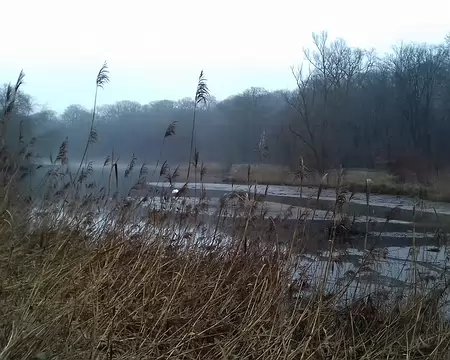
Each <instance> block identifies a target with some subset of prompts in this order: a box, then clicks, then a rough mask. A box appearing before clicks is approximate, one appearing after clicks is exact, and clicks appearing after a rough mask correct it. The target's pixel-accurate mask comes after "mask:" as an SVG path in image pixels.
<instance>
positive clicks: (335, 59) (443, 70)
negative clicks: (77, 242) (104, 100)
mask: <svg viewBox="0 0 450 360" xmlns="http://www.w3.org/2000/svg"><path fill="white" fill-rule="evenodd" d="M313 39H314V46H313V47H311V48H309V49H305V50H304V61H303V63H302V65H299V66H295V67H293V68H292V76H293V78H295V80H296V83H297V87H296V88H295V89H292V90H280V91H275V92H270V91H266V90H265V89H262V88H250V89H248V90H246V91H244V92H242V93H240V94H237V95H234V96H231V97H229V98H227V99H225V100H223V101H216V100H215V99H214V97H213V96H211V97H210V99H209V101H208V102H207V104H206V105H201V107H200V108H199V109H198V113H197V123H196V129H195V147H196V148H197V149H198V151H199V155H200V159H201V160H202V161H204V162H220V163H223V164H227V165H231V164H236V163H239V164H242V163H245V164H254V163H270V164H282V165H287V166H290V167H292V168H294V167H295V166H296V165H297V164H298V162H299V159H300V157H302V158H303V159H304V161H305V163H306V164H308V166H309V167H310V168H314V169H316V170H318V171H325V170H326V169H329V168H332V167H333V168H335V167H338V166H341V165H342V166H344V167H346V168H356V167H358V168H376V167H389V166H404V167H409V168H411V169H412V170H414V171H417V172H423V173H426V172H439V171H442V170H444V169H446V168H448V167H449V165H450V157H449V155H450V38H446V39H445V40H443V41H442V43H440V44H416V43H408V44H398V45H396V46H394V47H393V48H392V51H391V52H389V53H388V54H385V55H380V54H377V53H376V51H375V50H368V49H360V48H352V47H349V46H348V45H347V44H346V42H345V41H344V40H342V39H337V40H333V41H331V40H330V39H329V38H328V36H327V34H326V33H324V32H323V33H319V34H314V35H313ZM300 60H301V59H300ZM25 70H26V69H25ZM287 71H289V69H287ZM205 75H206V78H207V77H208V74H207V72H206V74H205ZM4 80H11V82H12V81H14V79H4ZM29 81H32V80H29ZM111 81H114V74H111ZM194 85H195V84H193V86H194ZM4 89H6V86H5V88H4ZM210 92H211V94H212V95H214V89H210ZM69 93H70V91H69ZM19 95H20V96H19V98H18V106H17V109H16V113H15V116H14V121H13V125H12V127H13V128H14V129H15V131H11V132H10V133H9V134H11V135H9V136H10V141H11V144H12V145H14V144H15V143H16V142H17V138H18V133H19V128H20V129H22V131H24V129H25V130H26V132H27V136H36V138H37V141H36V151H37V152H38V153H39V154H40V155H41V156H42V157H43V158H44V159H50V158H52V159H53V160H54V159H55V157H56V154H57V153H58V149H59V146H60V144H61V143H62V142H63V141H64V140H65V139H66V137H67V138H68V144H69V157H70V158H71V159H73V160H78V159H80V158H81V156H82V153H83V151H84V147H85V144H86V140H87V137H88V132H89V126H90V122H91V119H92V111H91V110H89V109H87V108H84V107H82V106H80V105H70V106H69V107H68V108H67V109H65V111H64V112H63V113H62V114H56V113H55V112H54V111H52V110H48V109H45V110H42V109H36V108H34V107H33V105H32V100H31V97H30V96H29V95H27V94H25V93H20V94H19ZM192 95H193V96H194V95H195V94H192ZM5 96H6V95H5V91H3V92H2V93H0V97H3V99H4V98H5ZM3 99H1V98H0V100H3ZM100 100H101V97H100ZM74 101H76V99H74ZM193 106H194V100H193V99H192V98H185V99H181V100H179V101H169V100H157V101H150V102H149V103H148V104H140V103H137V102H135V101H132V100H124V101H119V102H117V103H115V104H110V105H100V106H99V107H98V114H97V118H96V121H95V130H96V133H97V138H96V143H95V144H93V145H92V147H91V148H90V150H89V157H90V159H91V160H92V159H99V160H102V159H105V158H106V156H108V155H110V154H111V152H112V150H114V152H115V154H118V155H120V156H121V159H124V161H127V160H128V159H131V156H132V154H133V153H134V154H135V156H136V157H137V159H138V160H139V161H140V162H145V163H147V164H151V163H155V162H156V161H157V160H158V159H159V158H160V157H161V158H162V160H163V161H164V160H168V161H169V162H171V163H178V164H181V163H187V161H188V158H189V147H190V139H191V126H192V112H193ZM174 122H176V123H175V135H174V136H170V137H168V138H164V134H165V132H166V129H167V128H168V126H169V125H170V124H172V123H174ZM163 140H165V144H164V146H163V148H162V143H163ZM161 150H162V154H161Z"/></svg>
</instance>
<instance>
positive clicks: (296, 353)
mask: <svg viewBox="0 0 450 360" xmlns="http://www.w3.org/2000/svg"><path fill="white" fill-rule="evenodd" d="M205 201H206V200H205ZM238 201H240V202H241V205H242V206H241V208H240V209H239V210H234V211H239V215H240V216H243V218H242V219H241V220H236V223H235V225H234V235H233V236H231V237H229V238H226V239H225V238H222V237H220V236H216V235H218V234H217V233H216V231H215V229H214V225H210V230H211V231H210V232H209V233H206V232H205V229H204V228H205V225H204V224H201V223H200V222H198V220H197V215H198V213H199V212H201V209H202V208H205V207H206V206H207V204H206V203H204V202H200V203H199V204H198V205H197V207H196V208H190V207H183V205H182V202H181V210H180V205H179V204H178V205H176V204H174V203H172V205H170V203H168V204H167V206H168V208H167V212H166V211H160V210H159V211H150V212H148V213H146V214H145V215H144V216H139V217H136V208H135V207H134V206H135V205H137V204H130V203H129V204H128V205H127V206H124V204H123V203H122V202H118V203H117V204H116V205H114V206H110V209H111V211H110V212H109V215H108V217H107V218H106V219H105V218H104V220H103V221H104V223H102V224H100V225H99V223H98V222H97V220H98V218H95V217H92V208H89V207H88V208H86V205H84V206H81V205H80V206H78V207H76V208H72V209H70V211H68V212H67V214H65V215H64V216H60V217H57V216H55V212H57V211H58V210H57V208H58V206H57V205H55V206H54V207H53V208H52V207H50V208H49V207H47V206H46V207H45V208H42V209H41V210H40V211H38V212H36V211H27V210H26V209H24V208H23V207H21V208H20V209H19V208H16V210H15V211H13V209H14V208H11V211H9V212H8V213H7V214H4V215H3V216H2V222H1V227H0V293H1V296H0V305H1V306H0V313H1V314H0V358H1V359H57V358H59V359H135V358H149V359H257V358H261V359H279V358H286V359H302V358H303V359H404V358H409V359H423V358H427V359H444V358H446V356H447V351H448V343H449V341H450V325H449V323H448V322H446V321H445V319H444V313H443V312H442V309H441V306H442V303H443V301H444V300H443V299H444V297H443V292H445V290H446V284H443V283H440V284H439V285H436V286H434V287H433V288H431V289H430V288H427V290H426V289H425V287H423V286H422V284H421V283H419V282H417V284H416V286H415V291H414V292H411V291H407V290H405V291H404V292H403V295H401V294H400V295H399V294H395V296H393V293H391V294H389V293H386V291H384V292H383V291H381V289H380V291H377V290H376V289H375V290H374V289H373V288H371V290H370V292H358V294H357V295H356V294H354V296H351V297H349V296H348V292H346V291H345V288H349V287H350V284H351V283H352V282H353V280H354V279H353V280H352V281H349V282H348V283H347V284H346V285H344V287H343V288H342V287H341V288H337V287H336V288H333V290H332V291H330V290H329V289H326V288H325V283H326V279H327V277H328V276H329V275H327V274H329V273H331V272H333V271H334V270H333V268H334V267H335V266H338V264H339V261H342V258H341V260H339V261H338V260H337V259H335V258H333V257H330V258H329V260H328V265H327V271H326V272H323V273H318V274H315V275H314V278H313V279H311V278H307V277H306V276H303V274H304V271H305V269H303V268H302V267H301V266H299V264H298V261H297V259H298V255H299V254H298V253H297V252H294V251H290V250H289V249H292V248H293V247H292V246H291V245H292V244H291V245H290V244H289V242H286V241H285V242H284V246H281V245H280V243H278V242H277V240H276V239H277V238H276V236H275V237H274V234H273V233H271V232H270V231H267V229H261V231H260V232H259V234H258V232H257V234H256V235H254V236H253V237H250V236H249V235H248V233H247V231H248V229H249V227H251V226H252V224H253V222H254V219H255V217H257V214H258V213H259V211H260V209H261V206H262V205H263V203H262V202H261V201H260V200H258V201H256V200H252V199H250V200H245V199H244V198H243V199H242V200H238ZM171 206H172V207H171ZM225 206H226V204H224V208H223V211H227V210H226V209H225ZM177 208H178V210H176V209H177ZM132 210H133V211H132ZM230 211H231V210H230ZM90 214H91V215H90ZM245 214H247V215H245ZM237 215H238V214H237ZM87 218H90V219H91V220H90V221H86V219H87ZM219 219H220V218H219ZM138 220H139V223H138ZM218 222H219V220H218ZM30 224H31V225H30ZM137 224H139V226H137ZM211 228H212V229H211ZM196 234H204V235H205V236H203V237H201V236H198V235H196ZM275 235H276V234H275ZM299 235H300V236H299V237H298V238H296V239H295V241H296V242H301V241H307V235H306V234H305V233H302V234H299ZM331 240H332V241H331V242H330V246H331V248H333V246H334V245H333V244H334V238H331ZM371 259H372V260H371V261H370V263H367V264H362V265H361V268H363V267H364V268H366V269H365V271H368V270H367V268H368V267H369V268H370V267H373V266H374V262H373V257H371ZM293 274H297V276H293Z"/></svg>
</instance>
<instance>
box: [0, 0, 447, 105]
mask: <svg viewBox="0 0 450 360" xmlns="http://www.w3.org/2000/svg"><path fill="white" fill-rule="evenodd" d="M71 4H73V5H72V6H70V5H71ZM419 4H420V6H419ZM426 5H427V7H426V8H424V7H423V3H422V2H421V3H418V2H412V1H408V2H406V1H404V0H401V1H396V2H393V1H390V2H388V1H384V0H383V1H379V2H377V3H374V4H373V5H372V4H371V6H370V7H367V6H366V7H364V8H363V7H361V2H357V1H350V0H347V1H340V2H335V1H331V0H326V1H323V2H321V7H320V8H319V7H318V6H317V5H314V4H313V3H312V2H310V3H306V2H304V3H301V2H299V1H293V0H280V1H277V2H276V3H269V2H264V1H253V0H252V1H250V0H247V1H241V2H238V1H236V0H231V1H227V2H219V1H210V2H192V1H191V2H185V1H171V2H165V3H163V2H156V1H143V0H130V1H128V2H127V3H126V6H127V7H126V8H124V4H123V3H112V2H107V1H105V0H97V1H95V2H92V3H91V2H87V1H86V0H80V1H78V2H65V3H63V2H58V1H55V0H42V1H40V2H35V1H32V0H17V1H16V2H9V3H7V4H5V5H3V10H4V13H6V14H9V16H5V17H4V20H3V23H2V25H3V28H5V29H10V31H11V33H10V36H9V37H7V40H6V44H4V46H2V50H0V56H1V59H2V62H1V64H0V82H1V83H7V82H10V81H11V82H14V81H15V80H16V78H17V76H18V74H19V72H20V70H21V69H23V70H24V72H25V74H26V77H25V84H24V86H23V91H25V92H26V93H28V94H30V95H31V96H32V97H33V99H34V100H35V102H36V103H37V104H38V105H40V106H46V107H48V108H51V109H53V110H55V111H57V112H62V111H63V110H64V108H65V107H67V106H68V105H70V104H81V105H83V106H86V107H87V108H90V107H92V102H93V94H94V91H95V89H94V82H95V76H96V74H97V72H98V70H99V68H100V67H101V65H102V64H103V62H104V61H107V62H108V65H109V70H110V74H111V83H110V84H108V85H107V86H106V87H105V89H104V91H102V92H101V93H100V94H99V103H100V104H108V103H113V102H115V101H119V100H132V101H138V102H140V103H148V102H150V101H155V100H162V99H169V100H177V99H180V98H183V97H192V96H193V93H194V91H195V86H196V81H197V78H198V75H199V72H200V70H204V72H205V75H206V77H207V79H208V84H209V87H210V90H211V94H212V95H214V96H215V97H216V98H217V99H218V100H222V99H224V98H226V97H228V96H231V95H233V94H236V93H239V92H242V91H243V90H245V89H247V88H250V87H252V86H254V87H263V88H266V89H267V90H277V89H289V88H293V87H294V85H295V83H294V79H293V77H292V74H291V72H290V68H291V66H296V65H298V64H300V63H301V61H302V59H303V48H304V47H309V46H311V43H312V40H311V35H312V33H313V32H320V31H327V32H328V33H329V37H330V39H331V40H333V39H336V38H343V39H344V40H346V42H347V43H348V44H349V45H350V46H355V47H356V46H357V47H361V48H366V49H370V48H374V49H375V50H376V51H377V53H378V54H383V53H385V52H387V51H389V50H390V49H391V48H392V46H393V45H396V44H399V43H400V42H401V41H404V42H428V43H439V42H442V41H443V40H444V38H445V36H446V34H448V33H449V32H450V26H449V25H448V18H447V17H448V13H449V11H450V3H448V2H445V1H443V0H440V1H438V0H431V1H428V2H427V3H426ZM24 9H26V12H24ZM16 15H17V16H16ZM5 21H6V22H5Z"/></svg>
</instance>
